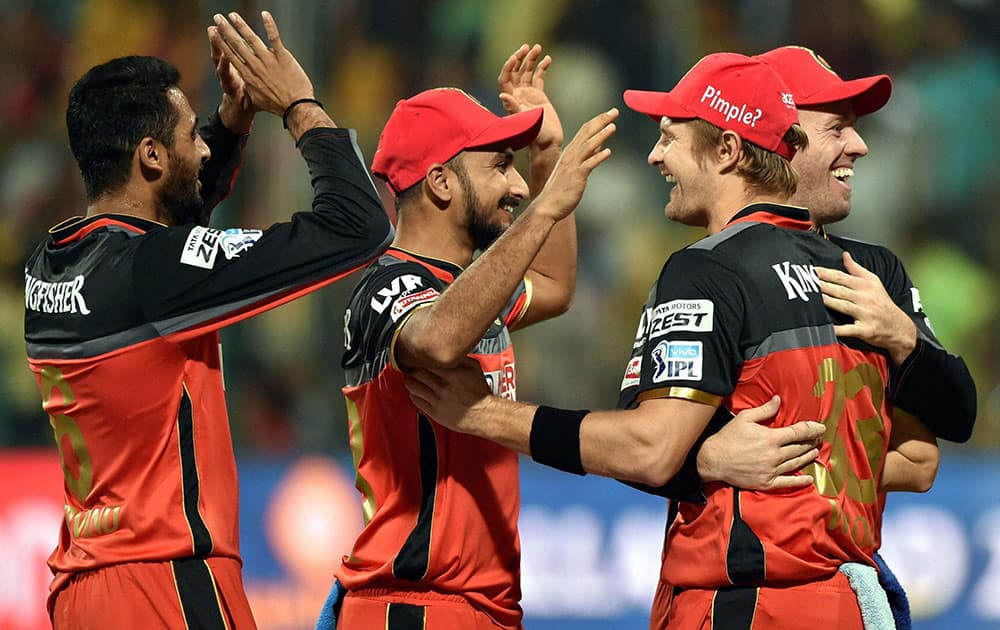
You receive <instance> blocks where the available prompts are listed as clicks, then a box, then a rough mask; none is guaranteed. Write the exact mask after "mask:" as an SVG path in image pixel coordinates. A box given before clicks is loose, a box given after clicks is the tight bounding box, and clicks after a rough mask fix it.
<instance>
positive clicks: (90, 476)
mask: <svg viewBox="0 0 1000 630" xmlns="http://www.w3.org/2000/svg"><path fill="white" fill-rule="evenodd" d="M57 390H58V393H59V394H60V395H61V399H57V401H55V402H57V403H61V405H62V406H65V405H69V404H71V403H72V402H73V401H74V400H75V399H76V397H75V396H74V395H73V390H72V389H70V387H69V383H67V382H66V379H65V378H63V375H62V372H61V371H60V370H59V369H58V368H54V367H47V368H42V409H45V410H46V411H48V408H49V403H50V402H53V398H55V396H54V395H53V394H54V393H55V392H56V391H57ZM49 424H51V425H52V431H53V433H55V438H56V446H57V447H59V462H60V464H62V470H63V476H64V477H65V478H66V487H67V488H69V491H70V492H72V493H73V496H75V497H76V498H77V499H79V500H80V501H81V502H84V501H86V499H87V495H88V494H90V488H91V485H92V484H93V480H94V467H93V464H92V463H91V460H90V451H88V450H87V443H86V442H84V441H83V433H82V432H81V431H80V427H79V425H77V423H76V421H74V420H73V418H70V417H69V416H67V415H65V414H61V413H60V414H49ZM67 450H69V451H70V452H71V453H72V456H73V458H74V459H75V460H76V462H77V463H78V464H79V475H74V474H73V471H72V470H71V468H70V466H69V465H68V464H67V461H66V460H67V457H66V456H67V455H68V453H67Z"/></svg>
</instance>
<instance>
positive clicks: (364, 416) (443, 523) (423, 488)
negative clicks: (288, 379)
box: [337, 248, 530, 625]
mask: <svg viewBox="0 0 1000 630" xmlns="http://www.w3.org/2000/svg"><path fill="white" fill-rule="evenodd" d="M460 272H461V268H460V267H458V266H456V265H453V264H451V263H448V262H445V261H442V260H437V259H432V258H427V257H423V256H416V255H412V254H409V253H407V252H404V251H402V250H399V249H396V248H390V249H389V251H387V252H386V253H385V254H384V255H382V257H381V258H379V260H378V261H376V262H375V263H373V264H372V265H371V266H370V267H369V268H368V269H367V271H366V272H365V274H364V276H363V278H362V279H361V282H360V283H359V285H358V287H357V288H356V289H355V291H354V294H353V296H352V297H351V300H350V307H349V309H348V311H347V315H346V320H345V321H346V331H345V344H346V348H345V351H344V359H343V364H342V365H343V368H344V370H345V372H346V377H347V386H346V387H345V388H344V396H345V397H346V399H347V411H348V419H349V423H350V441H351V450H352V451H353V453H354V465H355V469H356V474H357V477H356V485H357V488H358V490H359V491H360V492H361V505H362V511H363V514H364V522H365V528H364V530H363V531H362V532H361V534H360V535H359V536H358V539H357V542H356V543H355V545H354V549H353V551H352V552H351V555H350V556H348V557H345V558H344V562H343V565H342V566H341V568H340V570H339V571H337V577H338V578H339V579H340V581H341V582H342V583H343V584H344V586H345V587H347V589H348V590H352V591H353V590H358V589H387V590H389V591H406V592H412V591H428V590H429V591H433V592H438V593H445V594H452V595H461V596H463V597H464V598H465V599H466V600H467V601H468V602H469V603H470V604H472V605H473V606H475V607H477V608H479V609H480V610H483V611H484V612H486V613H488V614H489V615H490V616H492V617H493V618H494V619H496V620H497V621H499V622H500V623H502V624H504V625H517V624H518V623H520V619H521V607H520V605H519V604H518V602H519V601H520V599H521V590H520V583H519V582H520V580H519V566H520V543H519V541H518V537H517V518H518V510H519V503H520V494H519V489H518V460H517V454H516V453H515V452H513V451H511V450H509V449H507V448H504V447H502V446H500V445H498V444H496V443H494V442H491V441H489V440H485V439H482V438H478V437H475V436H471V435H465V434H462V433H456V432H454V431H450V430H448V429H445V428H443V427H442V426H440V425H439V424H437V423H436V422H434V421H433V418H429V417H427V416H425V415H423V414H421V413H420V412H419V411H418V410H417V408H416V407H415V406H414V405H413V403H412V402H411V400H410V397H409V395H408V394H407V391H406V389H405V387H404V386H403V374H402V372H400V371H399V369H398V367H397V366H396V365H395V364H394V360H393V345H394V341H395V339H396V335H397V334H398V331H399V330H400V328H401V327H402V325H403V324H404V323H405V321H406V319H407V317H409V315H410V314H411V313H412V312H413V311H414V309H416V308H418V307H421V306H424V305H427V304H429V303H431V302H432V301H434V300H435V299H437V297H438V296H439V295H440V294H441V293H442V292H443V291H444V290H445V289H446V288H447V286H448V285H449V284H450V283H451V282H452V281H453V280H454V278H455V276H456V275H458V274H459V273H460ZM529 289H530V285H528V284H526V283H522V284H521V285H520V287H519V288H518V290H517V291H516V292H515V293H514V295H513V296H512V297H511V299H510V301H509V302H508V303H507V305H506V306H505V308H504V310H503V311H502V312H501V313H500V315H499V317H498V318H497V320H496V321H495V322H494V323H493V324H492V325H491V326H490V328H489V329H488V330H487V331H486V334H485V335H484V336H483V338H482V340H480V341H479V343H478V344H477V345H476V347H475V348H474V349H473V351H472V352H471V353H470V356H472V357H474V358H476V359H477V360H478V361H479V363H480V364H481V365H482V368H483V372H484V374H485V375H486V378H487V381H488V382H489V383H490V385H491V386H492V388H493V391H494V393H496V394H497V395H501V396H505V397H508V398H510V399H514V398H515V387H514V349H513V346H512V345H511V340H510V332H509V331H508V329H507V326H508V325H510V324H513V323H514V322H516V321H517V320H518V319H519V318H520V317H521V316H522V315H523V314H524V312H525V311H526V310H527V308H528V302H529V298H530V291H529Z"/></svg>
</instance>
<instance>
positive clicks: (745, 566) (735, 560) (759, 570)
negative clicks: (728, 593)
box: [726, 488, 765, 585]
mask: <svg viewBox="0 0 1000 630" xmlns="http://www.w3.org/2000/svg"><path fill="white" fill-rule="evenodd" d="M726 571H727V572H728V573H729V579H730V580H731V581H732V582H733V584H737V585H739V584H753V583H755V582H762V581H763V580H764V577H765V575H764V545H763V544H762V543H761V542H760V538H758V537H757V534H755V533H753V530H752V529H750V526H749V525H747V524H746V521H744V520H743V517H742V516H741V513H740V489H739V488H733V524H732V527H730V529H729V548H728V550H727V551H726Z"/></svg>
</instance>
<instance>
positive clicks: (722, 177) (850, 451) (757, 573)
mask: <svg viewBox="0 0 1000 630" xmlns="http://www.w3.org/2000/svg"><path fill="white" fill-rule="evenodd" d="M625 100H626V103H628V104H629V106H630V107H632V108H633V109H635V110H637V111H640V112H642V113H645V114H648V115H650V116H651V117H653V118H654V119H655V120H658V121H659V122H660V139H659V141H658V142H657V144H656V145H655V146H654V148H653V150H652V152H651V153H650V155H649V162H650V164H651V165H652V166H654V167H655V168H656V169H657V170H658V171H659V172H660V173H661V174H663V176H664V177H665V178H666V180H667V181H668V182H670V183H673V184H675V185H674V187H673V189H672V190H671V194H670V201H669V202H668V204H667V206H666V214H667V216H668V217H669V218H671V219H673V220H676V221H680V222H683V223H686V224H690V225H700V226H703V227H705V228H706V229H707V231H708V233H709V236H708V237H707V238H705V239H703V240H701V241H699V242H697V243H695V244H693V245H691V246H689V247H687V248H685V249H683V250H681V251H679V252H676V253H675V254H673V255H672V256H671V257H670V259H669V260H668V261H667V263H666V265H665V266H664V268H663V271H662V272H661V275H660V279H659V280H658V282H657V284H656V286H655V287H654V288H653V290H652V291H651V293H650V299H649V301H648V302H647V304H646V305H645V307H644V309H643V313H642V317H641V318H640V324H639V327H638V330H637V333H636V340H635V343H634V345H633V351H632V357H631V359H630V360H629V362H628V365H627V368H626V372H625V377H624V379H623V381H622V393H621V397H620V400H619V406H620V408H621V410H619V411H608V412H593V413H591V412H587V411H568V410H560V409H554V408H550V407H545V406H534V405H527V404H522V403H514V402H511V401H505V400H501V399H498V398H496V397H490V396H488V395H486V390H485V388H484V387H483V385H482V383H481V382H479V381H478V380H477V379H476V378H475V376H474V373H473V371H472V370H471V368H468V369H463V370H451V371H443V370H436V371H421V372H418V373H416V374H415V375H414V376H413V377H412V378H411V379H409V380H408V387H409V389H410V391H411V394H412V395H413V397H414V400H415V401H416V403H417V405H418V407H419V408H420V409H422V410H425V411H427V412H428V413H431V414H433V415H434V416H435V417H436V418H438V419H439V420H440V421H441V422H443V423H446V424H448V425H449V426H452V427H454V428H456V429H457V430H460V431H465V432H469V433H472V434H474V435H478V436H482V437H487V438H489V439H493V440H495V441H499V442H500V443H501V444H505V445H507V446H510V447H512V448H516V449H518V450H521V451H522V452H530V453H531V454H532V457H534V458H535V459H536V460H538V461H541V462H542V463H546V464H549V465H552V466H555V467H557V468H561V469H563V470H567V471H571V472H576V473H583V472H594V473H598V474H602V475H606V476H612V477H615V478H618V479H625V480H631V481H635V482H639V483H641V484H647V485H650V486H661V485H663V484H665V483H666V482H667V481H668V480H670V479H671V478H673V477H674V475H675V474H676V473H677V471H678V470H680V468H681V466H682V464H683V463H684V461H685V459H686V458H687V456H688V454H689V453H690V452H691V450H692V448H693V447H695V446H696V445H697V443H698V441H699V439H700V438H701V437H702V436H704V435H705V434H706V433H707V432H708V431H714V430H717V428H718V427H719V426H721V425H723V424H724V423H726V422H728V421H730V419H731V418H732V416H733V414H734V413H736V412H738V411H741V410H745V409H748V408H750V407H752V406H754V405H760V404H762V403H765V402H767V401H769V400H771V401H772V404H773V403H774V402H776V399H775V398H774V397H775V395H779V396H780V400H781V410H780V412H779V413H778V415H777V416H776V418H775V419H774V421H773V422H771V423H770V424H771V425H772V426H779V427H786V428H787V425H789V424H790V423H791V422H792V421H793V420H796V419H801V418H813V419H816V420H819V421H821V422H822V424H823V425H824V426H825V429H826V431H825V435H824V438H825V441H824V443H823V444H822V446H821V448H820V451H819V455H818V458H817V460H816V462H815V464H814V465H812V466H811V467H810V473H811V477H808V478H807V479H808V482H807V484H806V485H798V486H797V487H790V488H786V489H783V490H779V491H773V492H759V491H750V490H743V489H740V488H738V487H734V486H731V485H728V484H724V483H720V482H713V483H709V484H707V485H706V488H705V498H706V501H705V502H704V503H697V502H694V501H681V502H679V504H678V505H679V510H678V516H677V518H676V519H675V520H674V522H673V524H672V526H671V527H670V529H669V531H668V537H667V540H666V543H665V552H664V561H663V566H662V573H661V579H662V580H663V581H664V582H665V583H667V584H670V585H672V586H673V587H675V588H676V591H672V592H671V594H672V595H674V597H673V600H672V602H667V606H668V609H667V610H666V614H665V615H664V616H663V617H661V618H655V619H654V623H655V627H670V628H710V627H717V628H724V627H742V628H755V629H759V628H789V629H796V628H803V629H804V628H815V627H818V626H821V625H826V626H830V627H837V628H857V629H859V630H860V628H861V627H862V620H861V613H860V609H859V607H858V603H857V599H856V597H855V595H854V592H853V591H852V590H851V588H850V585H849V584H848V580H847V578H846V577H845V576H844V575H843V574H841V573H839V572H838V568H839V567H840V565H841V564H843V563H845V562H851V561H853V562H862V563H866V564H871V563H872V554H873V553H874V551H875V549H877V547H878V542H879V529H880V524H881V508H882V501H881V500H882V498H883V496H884V494H883V493H881V490H880V477H881V475H882V473H883V464H884V462H885V461H886V452H887V450H888V441H889V434H890V428H891V419H890V417H889V414H888V408H887V404H886V399H885V384H886V383H887V382H888V377H889V369H890V368H889V359H888V357H887V355H886V353H885V352H884V351H880V350H878V349H876V348H874V347H872V346H871V345H869V344H866V343H864V342H861V341H856V340H853V339H838V338H837V336H836V334H835V332H834V326H835V325H841V324H843V323H845V322H844V321H843V320H841V319H839V316H837V315H836V314H835V313H831V312H830V311H828V310H827V309H826V308H825V306H824V304H823V301H822V299H821V293H820V288H819V285H820V283H819V280H818V278H816V276H815V268H816V267H819V266H825V267H829V268H839V269H843V266H842V258H841V255H842V250H840V249H839V248H837V247H836V246H834V245H833V244H832V243H830V242H829V241H828V240H825V239H822V238H820V237H818V236H817V235H816V234H815V233H814V232H813V231H812V230H811V223H810V221H809V215H808V212H806V211H805V210H804V209H802V208H797V207H793V206H789V205H787V201H788V200H789V198H790V197H791V195H792V194H793V193H794V191H795V186H796V175H795V172H794V171H793V170H792V169H791V166H790V163H789V161H790V160H791V158H792V157H793V156H794V155H795V153H796V150H797V149H798V150H801V148H802V147H803V146H805V144H806V139H805V134H804V132H803V131H802V129H801V128H800V127H799V126H798V125H797V124H796V120H797V112H796V110H795V104H794V99H793V98H792V96H791V94H790V93H789V91H788V88H787V87H786V86H785V85H784V84H783V83H782V81H781V80H780V79H779V78H778V76H777V75H776V74H775V73H774V72H773V70H771V69H770V67H769V66H768V65H767V64H766V63H765V62H763V61H761V60H759V59H753V58H748V57H744V56H742V55H735V54H729V53H722V54H716V55H709V56H708V57H706V58H704V59H702V60H701V61H700V62H699V63H698V64H696V65H695V67H694V68H692V69H691V70H690V71H689V72H688V73H687V74H686V75H685V76H684V77H683V78H682V79H681V80H680V82H679V83H678V84H677V86H676V87H675V88H674V89H673V90H672V91H671V92H666V93H664V92H639V91H628V92H626V94H625ZM443 388H444V389H443ZM809 482H811V483H809Z"/></svg>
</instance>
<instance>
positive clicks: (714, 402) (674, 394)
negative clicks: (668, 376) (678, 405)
mask: <svg viewBox="0 0 1000 630" xmlns="http://www.w3.org/2000/svg"><path fill="white" fill-rule="evenodd" d="M656 398H683V399H684V400H691V401H694V402H698V403H702V404H704V405H711V406H712V407H718V406H719V405H721V404H722V396H718V395H716V394H709V393H708V392H703V391H701V390H700V389H694V388H693V387H660V388H658V389H647V390H646V391H644V392H641V393H640V394H639V395H638V396H637V397H636V400H637V401H639V402H643V401H645V400H654V399H656Z"/></svg>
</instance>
